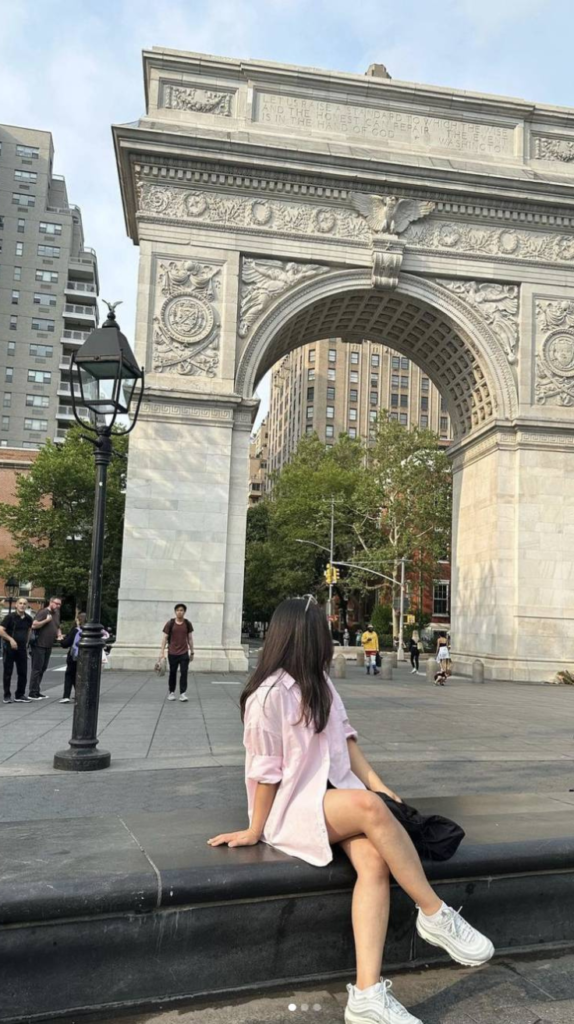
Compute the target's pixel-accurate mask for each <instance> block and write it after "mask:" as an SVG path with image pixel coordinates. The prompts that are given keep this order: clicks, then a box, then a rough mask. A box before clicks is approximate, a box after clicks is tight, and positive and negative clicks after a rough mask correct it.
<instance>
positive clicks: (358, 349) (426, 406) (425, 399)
mask: <svg viewBox="0 0 574 1024" xmlns="http://www.w3.org/2000/svg"><path fill="white" fill-rule="evenodd" d="M381 409H386V410H388V413H389V416H390V417H391V418H392V419H396V420H398V422H400V423H403V424H404V425H405V426H407V427H410V426H419V427H429V428H430V429H432V430H434V431H435V432H436V433H437V434H438V435H439V437H440V439H441V441H442V443H443V444H444V445H448V444H449V443H450V440H451V438H452V431H451V424H450V419H449V417H448V414H447V412H446V409H445V406H444V402H443V400H442V399H441V396H440V394H439V392H438V391H437V389H436V388H435V386H434V385H433V384H432V382H431V380H430V379H429V377H427V376H426V375H425V374H424V373H423V372H422V370H420V369H419V367H418V366H416V365H415V364H414V363H412V362H411V361H410V360H409V359H406V358H405V357H404V356H400V355H398V353H396V352H394V351H393V350H392V349H389V348H387V347H386V346H385V345H377V344H375V343H374V342H370V341H365V342H363V344H361V345H359V344H346V343H345V342H343V341H340V340H339V339H326V340H323V341H318V342H316V343H312V344H309V345H304V346H302V348H299V349H296V350H295V351H294V352H291V353H290V354H289V355H288V356H286V357H285V358H284V359H282V360H281V362H280V363H277V364H276V366H274V367H273V370H272V371H271V396H270V403H269V414H268V417H267V424H268V434H269V438H268V444H269V450H268V458H267V462H268V467H269V470H278V469H281V467H282V466H283V465H284V463H285V462H287V461H288V460H289V458H290V456H291V454H292V452H293V451H294V450H295V449H296V447H297V444H298V442H299V439H300V438H301V437H302V436H303V435H304V434H312V433H317V434H318V435H319V437H320V438H321V440H322V441H324V442H325V444H327V445H332V444H334V443H335V441H336V440H337V438H338V436H339V434H341V433H343V432H345V431H346V432H347V433H348V434H349V435H350V437H361V438H365V439H367V438H369V436H372V434H373V430H374V424H375V421H376V419H377V415H378V413H379V412H380V410H381Z"/></svg>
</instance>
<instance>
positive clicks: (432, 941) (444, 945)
mask: <svg viewBox="0 0 574 1024" xmlns="http://www.w3.org/2000/svg"><path fill="white" fill-rule="evenodd" d="M416 929H417V932H418V934H419V935H420V937H421V939H424V940H425V942H428V944H429V946H435V948H436V949H443V950H444V951H445V952H446V953H448V955H449V956H450V957H452V959H453V960H455V961H456V963H457V964H462V965H463V967H481V966H482V964H487V963H488V961H489V960H491V959H492V957H493V956H494V952H495V950H494V946H493V945H492V943H490V951H489V952H488V955H487V956H483V957H481V959H480V960H478V959H477V960H471V959H470V957H467V958H466V959H464V958H463V957H462V955H461V954H460V953H459V951H458V950H457V949H455V948H454V946H453V945H452V944H451V943H449V942H448V940H447V939H444V940H443V941H442V942H437V939H436V936H434V935H432V936H431V935H429V934H428V933H427V932H425V931H424V928H422V927H421V926H420V925H419V922H418V920H417V923H416Z"/></svg>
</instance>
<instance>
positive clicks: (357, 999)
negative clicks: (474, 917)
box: [208, 597, 494, 1024]
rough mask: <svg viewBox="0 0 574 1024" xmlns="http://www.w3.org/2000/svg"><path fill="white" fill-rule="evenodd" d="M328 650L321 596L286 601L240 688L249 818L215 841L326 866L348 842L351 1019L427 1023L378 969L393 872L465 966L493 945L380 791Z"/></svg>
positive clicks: (350, 1023) (420, 926)
mask: <svg viewBox="0 0 574 1024" xmlns="http://www.w3.org/2000/svg"><path fill="white" fill-rule="evenodd" d="M332 657H333V644H332V640H331V635H330V633H329V629H328V626H327V621H326V618H325V614H324V612H323V610H322V609H321V608H320V607H319V606H318V605H317V604H316V602H315V601H314V599H313V598H312V597H306V598H303V599H296V600H289V601H283V603H282V604H280V605H279V607H278V608H277V609H276V611H275V614H274V616H273V618H272V620H271V625H270V627H269V631H268V633H267V639H266V641H265V647H264V649H263V653H262V656H261V658H260V661H259V665H258V667H257V669H256V670H255V672H254V673H253V675H252V676H251V679H250V680H249V681H248V683H247V685H246V687H245V689H244V691H243V693H242V695H241V699H240V706H241V715H242V719H243V723H244V744H245V748H246V768H245V778H246V786H247V802H248V817H249V827H248V828H246V829H244V830H242V831H239V832H227V833H222V834H220V835H217V836H214V837H213V838H212V839H209V840H208V842H209V844H210V845H211V846H220V845H222V844H224V843H227V844H228V846H230V847H239V846H254V845H255V844H256V843H258V842H260V841H262V842H264V843H268V844H269V845H270V846H272V847H274V848H275V849H278V850H281V851H283V852H284V853H287V854H290V855H291V856H293V857H300V858H301V859H302V860H305V861H307V862H308V863H309V864H314V865H316V866H319V867H322V866H325V865H327V864H329V863H330V861H331V860H332V859H333V850H332V847H333V846H334V845H335V844H339V845H340V846H342V848H343V850H344V851H345V853H346V855H347V856H348V858H349V860H350V861H351V864H352V865H353V867H354V868H355V871H356V873H357V881H356V883H355V888H354V891H353V905H352V925H353V933H354V939H355V952H356V963H357V978H356V984H355V985H348V986H347V991H348V1002H347V1008H346V1010H345V1021H346V1024H368V1022H373V1024H422V1022H421V1021H419V1020H418V1018H416V1017H413V1015H412V1014H410V1013H409V1012H408V1010H406V1009H405V1008H404V1007H403V1006H402V1005H401V1004H400V1003H399V1002H398V1001H397V1000H396V999H395V998H394V996H393V995H392V993H391V982H390V981H388V980H387V981H385V980H383V979H382V978H381V977H380V973H381V962H382V959H383V948H384V944H385V938H386V932H387V924H388V919H389V897H390V876H391V875H392V876H393V878H394V879H395V881H396V882H397V883H398V884H399V885H400V886H401V888H402V889H404V891H405V892H406V893H407V894H408V895H409V896H410V897H411V898H412V899H413V900H414V902H415V904H416V905H417V909H418V916H417V921H416V928H417V931H418V933H419V935H420V936H421V937H422V938H424V939H426V941H427V942H429V943H430V944H431V945H433V946H438V947H440V948H442V949H445V950H446V951H447V952H448V953H449V954H450V956H451V957H452V958H453V959H454V960H456V961H457V962H458V963H461V964H465V965H467V966H469V967H472V966H478V965H479V964H483V963H485V962H486V961H487V960H489V959H490V958H491V956H492V955H493V953H494V947H493V945H492V943H491V942H490V940H489V939H487V938H486V937H485V936H484V935H481V934H480V932H478V931H476V929H475V928H473V927H472V926H471V925H470V924H469V923H468V922H467V921H465V920H464V918H463V917H461V915H460V914H459V913H457V911H455V910H453V909H452V908H451V907H447V906H446V904H444V903H443V902H442V900H440V899H439V897H438V896H437V895H436V893H435V892H434V891H433V889H432V888H431V886H430V885H429V883H428V881H427V879H426V876H425V873H424V871H423V868H422V865H421V862H420V859H419V856H418V854H417V852H416V850H415V848H414V846H413V844H412V842H411V840H410V838H409V836H408V835H407V833H406V832H405V830H404V829H403V827H402V826H401V825H400V824H399V823H398V822H397V820H396V819H395V818H394V816H393V815H392V813H391V812H390V811H389V810H388V809H387V808H386V806H385V804H384V803H383V801H382V800H381V798H380V797H379V796H378V795H377V794H378V793H387V794H388V795H389V796H390V797H392V798H393V799H394V800H400V798H399V797H398V796H397V795H396V794H395V793H393V791H392V790H390V789H389V788H388V786H385V784H384V782H383V781H382V780H381V779H380V778H379V776H378V775H377V774H376V772H375V771H374V769H373V768H371V766H370V764H369V763H368V761H367V760H366V758H365V756H364V754H363V753H362V752H361V749H360V747H359V745H358V743H357V733H356V731H355V730H354V729H353V727H352V726H351V724H350V722H349V719H348V718H347V713H346V710H345V707H344V705H343V701H342V700H341V698H340V696H339V694H338V693H337V691H336V690H335V688H334V686H333V684H332V682H331V680H330V679H329V676H328V675H327V672H328V669H329V665H330V663H331V660H332Z"/></svg>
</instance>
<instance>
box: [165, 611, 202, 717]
mask: <svg viewBox="0 0 574 1024" xmlns="http://www.w3.org/2000/svg"><path fill="white" fill-rule="evenodd" d="M173 610H174V612H175V618H174V619H170V620H169V622H166V624H165V626H164V627H163V635H162V640H161V651H160V655H159V656H160V659H161V660H163V658H165V651H166V648H167V660H168V662H169V680H168V695H167V699H168V700H175V699H176V698H175V688H176V686H177V670H178V669H179V699H180V700H182V701H186V700H188V696H187V692H186V691H187V672H188V669H189V663H190V661H193V654H194V652H193V626H192V624H191V622H190V621H189V619H186V618H185V613H186V611H187V605H185V604H176V605H175V607H174V609H173Z"/></svg>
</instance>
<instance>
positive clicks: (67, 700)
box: [58, 697, 71, 704]
mask: <svg viewBox="0 0 574 1024" xmlns="http://www.w3.org/2000/svg"><path fill="white" fill-rule="evenodd" d="M70 703H71V702H70V698H69V697H62V699H61V700H59V701H58V704H70Z"/></svg>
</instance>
